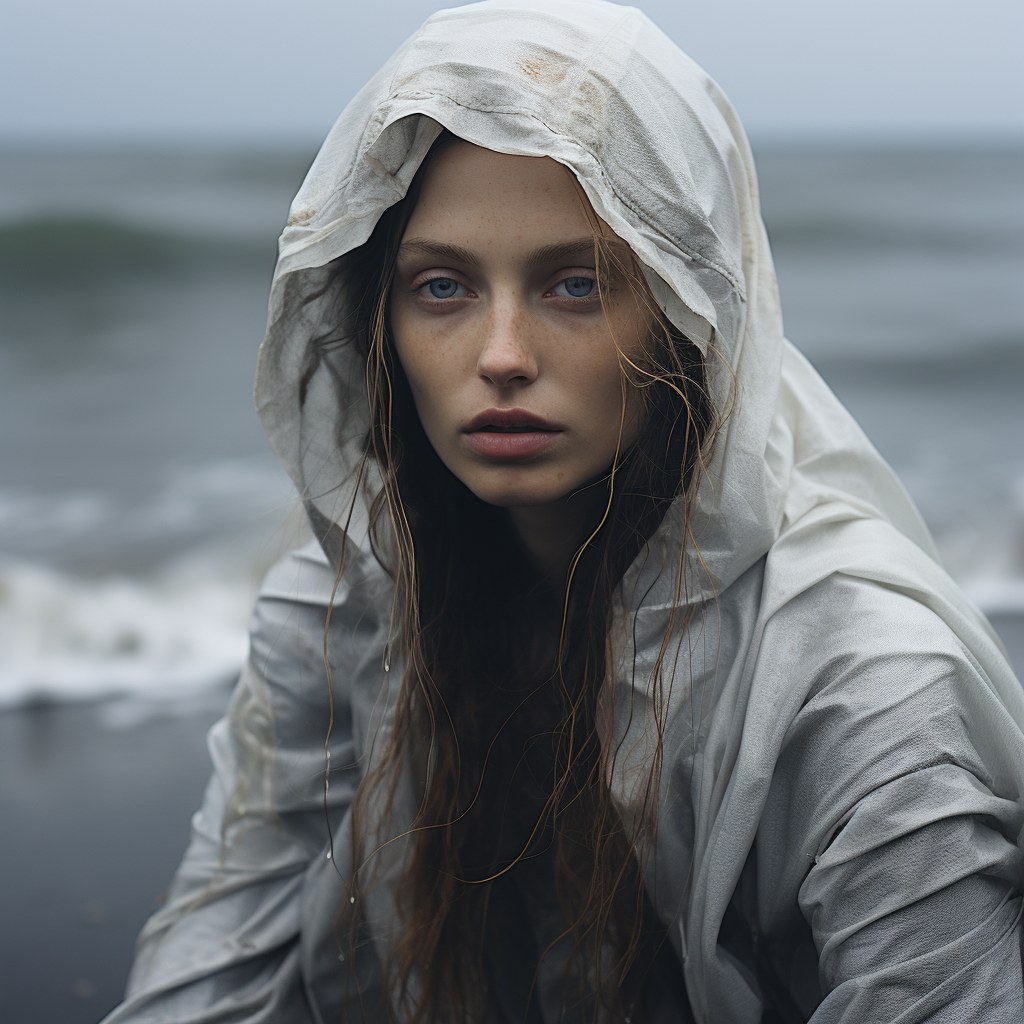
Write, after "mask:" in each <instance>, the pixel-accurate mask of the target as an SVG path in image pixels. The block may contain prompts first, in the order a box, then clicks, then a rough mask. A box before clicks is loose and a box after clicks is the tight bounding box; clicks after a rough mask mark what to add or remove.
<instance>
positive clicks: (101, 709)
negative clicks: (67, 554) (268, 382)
mask: <svg viewBox="0 0 1024 1024" xmlns="http://www.w3.org/2000/svg"><path fill="white" fill-rule="evenodd" d="M993 624H994V625H995V626H996V628H997V629H998V630H999V631H1000V633H1001V635H1002V636H1003V638H1004V640H1005V642H1006V644H1007V647H1008V648H1009V650H1010V656H1011V659H1012V660H1013V662H1014V664H1015V666H1016V668H1017V672H1018V674H1020V673H1021V671H1022V670H1024V617H1017V616H1013V617H1011V616H1005V617H999V618H995V617H994V618H993ZM226 700H227V692H226V691H221V692H217V693H214V694H211V695H209V696H208V697H206V698H204V699H203V700H202V701H200V702H198V703H196V702H194V703H193V704H192V706H191V707H186V708H182V707H177V708H176V709H175V708H171V707H169V706H164V707H161V706H160V705H153V704H148V705H147V704H140V703H137V702H136V703H132V702H124V701H103V702H97V703H94V704H85V705H67V704H64V705H52V704H49V705H47V704H40V705H36V706H33V707H28V708H21V709H18V710H13V711H6V712H3V713H0V821H2V841H0V879H2V882H0V1022H2V1024H93V1022H95V1021H98V1020H99V1019H100V1017H102V1016H103V1015H104V1014H105V1013H106V1012H107V1011H108V1010H109V1009H111V1008H112V1007H113V1006H115V1005H116V1004H117V1002H118V1000H119V999H120V996H121V992H122V990H123V989H124V983H125V977H126V975H127V973H128V968H129V966H130V964H131V960H132V951H133V948H134V944H135V936H136V934H137V933H138V931H139V929H140V927H141V926H142V923H143V922H144V921H145V919H146V918H147V917H148V916H149V914H150V913H151V911H152V910H153V909H154V907H155V906H156V905H157V904H158V902H159V900H160V897H161V893H162V892H163V890H164V888H165V886H166V885H167V883H168V881H169V880H170V877H171V874H172V873H173V871H174V868H175V866H176V865H177V863H178V860H179V859H180V857H181V854H182V852H183V851H184V849H185V845H186V843H187V841H188V823H189V818H190V817H191V814H192V812H193V811H194V810H195V808H196V807H197V806H198V804H199V801H200V798H201V796H202V792H203V788H204V786H205V784H206V780H207V778H208V776H209V773H210V762H209V757H208V755H207V753H206V742H205V737H206V730H207V729H208V728H209V726H210V725H211V724H212V723H213V722H214V720H215V719H216V718H217V717H218V715H219V714H220V713H221V710H222V709H223V707H224V705H225V703H226Z"/></svg>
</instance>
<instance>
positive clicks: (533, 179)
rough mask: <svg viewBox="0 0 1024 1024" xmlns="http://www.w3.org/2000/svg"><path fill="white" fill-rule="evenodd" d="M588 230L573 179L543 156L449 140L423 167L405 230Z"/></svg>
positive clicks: (587, 211) (589, 215)
mask: <svg viewBox="0 0 1024 1024" xmlns="http://www.w3.org/2000/svg"><path fill="white" fill-rule="evenodd" d="M470 222H476V223H477V225H478V226H481V227H482V226H486V227H489V228H491V229H496V228H502V229H506V230H507V229H510V228H519V229H525V228H526V227H528V226H539V225H542V224H545V223H549V224H550V225H551V226H552V227H572V228H574V229H575V230H576V231H579V230H583V231H589V230H590V228H591V226H592V225H596V223H597V220H596V218H595V217H594V216H593V211H592V210H591V208H590V204H589V202H588V201H587V199H586V197H585V196H584V194H583V192H582V190H581V189H580V188H579V186H578V185H577V184H576V180H575V178H574V177H573V175H572V172H571V171H569V170H568V169H567V168H566V167H564V166H563V165H562V164H559V163H557V162H556V161H554V160H552V159H550V158H549V157H531V156H511V155H509V154H507V153H497V152H495V151H494V150H490V149H484V148H482V147H480V146H474V145H472V144H471V143H468V142H462V141H458V142H453V143H451V144H450V145H448V146H446V147H445V148H444V149H442V150H441V152H440V153H438V154H437V155H436V156H435V157H434V159H433V160H432V161H431V163H430V165H429V166H428V167H427V168H426V169H425V170H424V173H423V181H422V184H421V188H420V194H419V198H418V199H417V202H416V207H415V209H414V210H413V214H412V217H411V219H410V222H409V231H412V229H413V227H414V226H416V227H417V228H419V227H424V226H426V225H427V224H430V225H432V226H434V227H435V228H441V227H443V226H446V225H447V226H452V227H462V228H465V227H468V226H469V224H470Z"/></svg>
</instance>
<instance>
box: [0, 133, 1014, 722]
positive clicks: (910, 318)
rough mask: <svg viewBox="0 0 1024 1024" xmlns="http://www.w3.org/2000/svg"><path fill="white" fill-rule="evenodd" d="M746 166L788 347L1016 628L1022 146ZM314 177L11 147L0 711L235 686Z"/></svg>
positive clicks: (220, 162)
mask: <svg viewBox="0 0 1024 1024" xmlns="http://www.w3.org/2000/svg"><path fill="white" fill-rule="evenodd" d="M756 156H757V158H758V164H759V171H760V178H761V190H762V203H763V209H764V216H765V221H766V223H767V225H768V230H769V235H770V237H771V240H772V245H773V251H774V254H775V259H776V263H777V269H778V276H779V283H780V288H781V293H782V301H783V310H784V313H785V317H786V326H787V333H788V335H789V337H790V338H791V339H792V340H793V341H794V342H795V343H796V344H797V345H798V346H799V347H800V348H801V349H802V350H803V351H804V352H805V353H806V354H807V355H808V356H809V357H810V359H811V361H812V362H813V363H814V364H815V365H816V366H817V367H818V368H819V369H820V370H821V372H822V373H823V374H824V376H825V378H826V379H827V380H828V381H829V383H830V384H831V386H832V387H833V389H834V390H835V391H836V392H837V393H838V395H839V396H840V398H841V399H842V400H843V401H844V402H845V403H846V404H847V405H848V407H849V408H850V409H851V410H852V411H853V412H854V414H855V415H856V416H857V418H858V419H859V420H860V422H861V424H862V425H863V426H864V428H865V429H866V430H867V433H868V435H869V436H870V437H871V438H872V440H873V441H874V443H875V444H876V445H877V447H878V448H879V449H880V450H881V452H882V453H883V455H885V456H886V458H888V459H889V461H890V462H891V463H892V464H893V465H894V467H895V468H896V469H897V471H898V472H899V473H900V475H901V476H902V478H903V480H904V482H905V483H906V485H907V487H908V488H909V490H910V492H911V494H912V495H913V496H914V498H915V499H916V501H917V502H918V504H919V506H920V508H921V510H922V512H923V514H924V516H925V518H926V520H927V521H928V523H929V525H930V526H931V528H932V530H933V531H934V533H935V536H936V539H937V540H938V543H939V545H940V548H941V550H942V552H943V557H944V559H945V562H946V565H947V567H948V569H949V570H950V572H951V573H952V574H953V575H954V577H956V578H957V579H958V580H959V581H960V582H961V583H962V584H963V585H964V586H965V588H966V589H967V590H968V592H969V593H970V594H971V595H972V596H973V597H974V599H975V600H976V601H978V602H979V603H980V604H981V605H982V607H983V608H984V609H985V610H986V611H987V612H989V613H990V614H991V615H992V616H993V618H994V620H996V621H997V623H1001V624H1002V628H1005V629H1009V630H1013V629H1017V628H1019V620H1020V617H1021V614H1022V613H1024V312H1022V310H1024V307H1022V305H1021V302H1020V290H1021V284H1022V282H1024V150H1022V149H1010V148H1004V149H996V148H990V149H965V148H960V149H956V148H949V149H945V150H943V149H923V148H918V149H908V150H896V149H892V148H889V149H884V148H877V149H865V148H860V149H855V148H831V149H827V148H817V149H815V148H806V147H805V148H797V147H789V148H784V147H779V146H771V145H763V146H760V147H756ZM311 157H312V153H310V152H292V151H284V150H276V151H270V150H268V151H263V152H258V151H248V152H243V151H223V152H222V151H215V150H211V149H206V150H198V149H197V150H185V149H182V150H172V149H150V150H143V149H138V150H131V149H107V150H102V149H35V150H28V149H7V150H5V151H4V153H3V160H2V163H0V298H2V301H3V305H4V310H5V312H4V316H3V317H2V319H0V436H2V437H3V445H2V447H0V706H8V707H10V706H15V705H18V704H21V703H23V702H25V701H26V700H30V699H48V700H57V701H63V700H79V699H85V698H93V697H97V696H101V695H104V694H112V693H119V694H132V693H134V694H141V695H160V696H161V697H162V698H174V697H175V696H176V695H179V694H181V695H184V694H189V693H194V692H195V691H196V690H197V689H198V690H201V689H202V688H204V687H206V686H208V685H210V684H212V683H216V682H218V681H223V680H226V679H229V678H230V677H231V676H232V675H233V674H235V673H236V672H237V670H238V667H239V665H240V664H241V661H242V659H243V657H244V655H245V650H246V636H245V624H246V619H247V613H248V607H249V605H250V602H251V599H252V596H253V594H254V592H255V588H256V586H257V585H258V583H259V579H260V576H261V575H262V572H263V570H264V569H265V568H266V567H267V565H268V564H269V563H270V562H271V561H272V560H273V559H274V557H276V556H277V555H278V554H279V553H280V552H281V551H282V550H283V549H285V548H286V547H288V546H289V545H290V544H293V543H295V542H296V541H297V540H298V539H301V537H302V529H303V528H302V524H301V516H300V515H299V514H298V513H297V511H296V508H295V499H294V495H293V493H292V491H291V488H290V485H289V483H288V481H287V479H286V478H285V476H284V474H283V472H282V471H281V470H280V469H279V467H278V466H277V464H276V462H275V460H274V459H273V457H272V456H271V455H270V453H269V450H268V447H267V444H266V441H265V440H264V437H263V434H262V431H261V430H260V427H259V425H258V423H257V420H256V416H255V414H254V412H253V408H252V378H253V371H254V367H255V359H256V350H257V348H258V345H259V342H260V339H261V337H262V333H263V327H264V321H265V315H266V301H267V290H268V285H269V281H270V274H271V271H272V268H273V261H274V253H275V244H276V237H277V233H278V231H279V228H280V226H281V224H282V223H283V222H284V219H285V216H286V211H287V208H288V203H289V200H290V198H291V196H292V194H293V193H294V191H295V190H296V188H297V187H298V184H299V183H300V181H301V179H302V177H303V174H304V173H305V170H306V168H307V167H308V164H309V162H310V160H311ZM1015 623H1017V625H1015ZM1018 667H1020V666H1018Z"/></svg>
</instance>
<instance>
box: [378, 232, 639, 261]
mask: <svg viewBox="0 0 1024 1024" xmlns="http://www.w3.org/2000/svg"><path fill="white" fill-rule="evenodd" d="M606 241H607V244H609V245H610V246H611V247H612V248H615V249H619V248H621V247H623V246H624V244H625V243H623V242H622V241H621V240H620V239H618V238H611V239H607V240H606ZM593 252H594V238H593V236H592V235H588V236H587V237H585V238H574V239H571V240H570V241H567V242H555V243H554V245H544V246H541V248H539V249H534V251H533V252H532V253H530V255H529V256H527V257H526V265H527V266H528V267H538V266H543V265H544V264H546V263H557V262H558V261H559V260H564V259H568V258H569V257H571V256H580V255H583V254H586V255H591V254H593ZM413 254H416V255H418V256H433V257H436V258H437V259H442V260H446V261H449V262H452V263H464V264H466V265H467V266H470V267H478V266H480V258H479V257H478V256H477V255H476V254H475V253H473V252H470V250H469V249H463V248H462V246H460V245H450V244H449V243H447V242H435V241H434V240H433V239H430V238H410V239H408V240H407V241H405V242H403V243H402V244H401V245H400V246H399V248H398V255H399V258H401V257H402V256H408V255H413Z"/></svg>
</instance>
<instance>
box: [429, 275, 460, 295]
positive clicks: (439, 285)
mask: <svg viewBox="0 0 1024 1024" xmlns="http://www.w3.org/2000/svg"><path fill="white" fill-rule="evenodd" d="M461 287H462V285H461V284H459V282H458V281H453V280H452V279H451V278H450V277H435V278H434V280H433V281H428V282H427V290H428V291H429V292H430V296H431V298H434V299H454V298H456V297H457V296H458V291H459V289H460V288H461Z"/></svg>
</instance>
